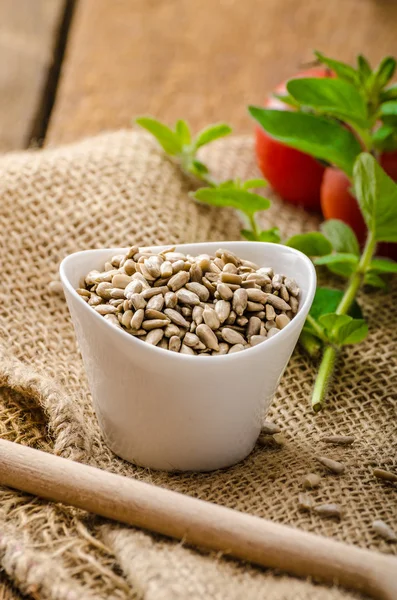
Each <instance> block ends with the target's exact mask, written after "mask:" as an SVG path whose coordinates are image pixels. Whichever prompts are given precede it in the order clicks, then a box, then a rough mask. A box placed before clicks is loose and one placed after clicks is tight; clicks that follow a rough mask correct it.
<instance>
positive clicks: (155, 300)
mask: <svg viewBox="0 0 397 600" xmlns="http://www.w3.org/2000/svg"><path fill="white" fill-rule="evenodd" d="M163 306H164V296H163V295H162V294H157V295H156V296H153V297H152V298H150V299H149V300H148V303H147V305H146V310H149V309H153V310H162V308H163Z"/></svg>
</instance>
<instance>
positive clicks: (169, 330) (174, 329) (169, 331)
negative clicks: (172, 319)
mask: <svg viewBox="0 0 397 600" xmlns="http://www.w3.org/2000/svg"><path fill="white" fill-rule="evenodd" d="M164 335H165V337H167V338H171V337H174V336H177V337H182V336H183V335H184V331H182V330H181V329H179V327H178V325H175V323H170V324H169V325H167V327H166V328H165V329H164Z"/></svg>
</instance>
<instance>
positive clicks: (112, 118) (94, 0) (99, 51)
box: [0, 0, 397, 600]
mask: <svg viewBox="0 0 397 600" xmlns="http://www.w3.org/2000/svg"><path fill="white" fill-rule="evenodd" d="M396 23H397V2H394V0H329V1H328V2H319V1H318V0H304V2H303V1H302V0H0V50H1V53H0V56H1V62H0V83H1V92H2V93H1V94H0V152H4V151H7V150H18V149H23V148H26V147H29V146H31V145H37V144H39V145H41V144H42V143H45V144H46V145H55V144H60V143H64V142H71V141H73V140H76V139H79V138H82V137H84V136H87V135H91V134H95V133H98V132H99V131H103V130H106V129H114V128H119V127H129V126H130V124H131V120H132V118H133V117H134V116H136V115H138V114H142V113H144V114H152V115H155V116H157V117H159V118H162V119H164V120H165V121H167V122H169V123H172V122H173V121H175V120H176V119H177V118H179V117H184V118H186V119H187V120H188V121H189V122H190V123H191V125H192V127H193V128H194V129H198V128H200V127H203V126H205V125H206V124H208V123H210V122H215V121H220V120H222V121H227V122H230V124H232V125H233V126H234V128H235V131H236V132H249V131H251V130H252V122H251V121H250V119H249V118H248V116H247V112H246V109H245V107H246V105H247V104H248V103H258V104H260V103H261V102H262V101H263V99H264V98H265V96H266V94H267V93H268V92H269V91H270V90H271V89H272V87H273V86H274V85H275V84H276V83H277V82H279V81H280V80H282V79H284V78H286V77H288V76H289V75H291V74H293V73H294V72H295V71H296V70H297V69H299V68H300V66H301V65H303V64H304V63H307V62H308V61H310V60H312V49H313V48H317V49H321V50H322V51H323V52H325V53H328V54H330V55H332V56H335V57H339V58H341V59H344V60H348V61H352V60H353V59H354V57H355V56H356V55H357V54H358V53H359V52H363V53H364V54H365V55H367V56H368V57H369V58H370V60H371V61H372V62H373V63H376V62H377V61H379V60H380V58H381V57H382V56H384V55H385V54H393V55H397V38H396ZM2 577H3V579H0V600H3V599H4V600H11V598H14V599H15V598H18V596H17V595H16V592H14V591H13V590H12V589H11V587H10V586H9V584H8V583H7V581H6V580H5V579H4V576H2Z"/></svg>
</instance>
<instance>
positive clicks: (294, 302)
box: [289, 296, 299, 314]
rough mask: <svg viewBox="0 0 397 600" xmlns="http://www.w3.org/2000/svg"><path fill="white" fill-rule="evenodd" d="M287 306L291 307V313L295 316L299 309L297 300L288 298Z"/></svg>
mask: <svg viewBox="0 0 397 600" xmlns="http://www.w3.org/2000/svg"><path fill="white" fill-rule="evenodd" d="M289 305H290V306H291V311H292V313H294V314H296V313H297V312H298V308H299V300H297V299H296V298H294V297H293V296H290V297H289Z"/></svg>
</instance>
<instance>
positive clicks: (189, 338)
mask: <svg viewBox="0 0 397 600" xmlns="http://www.w3.org/2000/svg"><path fill="white" fill-rule="evenodd" d="M183 343H184V344H186V346H189V347H190V348H196V346H199V347H201V346H202V345H203V344H201V342H200V338H199V337H198V336H197V335H196V334H195V333H190V332H187V333H186V335H185V337H184V338H183ZM205 347H206V346H205ZM203 349H204V348H203Z"/></svg>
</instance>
